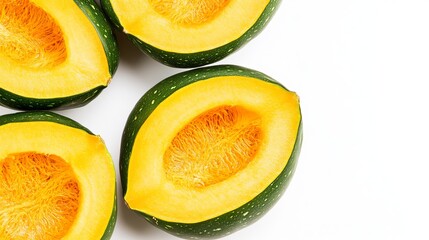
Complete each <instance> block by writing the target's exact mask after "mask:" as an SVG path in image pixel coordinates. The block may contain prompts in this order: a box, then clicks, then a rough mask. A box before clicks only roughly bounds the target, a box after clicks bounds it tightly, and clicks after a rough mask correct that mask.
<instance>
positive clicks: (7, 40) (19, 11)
mask: <svg viewBox="0 0 429 240" xmlns="http://www.w3.org/2000/svg"><path fill="white" fill-rule="evenodd" d="M0 54H1V55H4V56H5V57H7V58H10V59H11V60H12V61H14V62H16V63H17V64H20V65H22V66H23V67H28V68H40V67H54V66H57V65H59V64H61V63H62V62H64V61H65V59H66V58H67V51H66V45H65V42H64V38H63V33H62V31H61V28H60V27H59V26H58V25H57V24H56V23H55V20H54V19H53V18H52V17H51V16H50V15H49V14H47V13H46V12H45V11H44V10H43V9H41V8H39V7H37V6H36V5H34V4H33V3H31V2H30V1H29V0H0Z"/></svg>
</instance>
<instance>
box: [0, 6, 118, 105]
mask: <svg viewBox="0 0 429 240" xmlns="http://www.w3.org/2000/svg"><path fill="white" fill-rule="evenodd" d="M79 4H80V5H79ZM79 4H77V3H76V2H75V1H73V0H63V1H48V0H0V12H1V14H0V90H1V91H0V100H1V102H2V103H3V104H5V105H8V106H11V107H15V106H14V102H20V105H16V108H30V109H31V108H32V107H34V105H36V104H37V103H31V102H37V99H42V100H46V99H51V100H52V102H51V103H50V102H47V103H44V106H40V107H39V109H41V108H44V109H47V108H50V106H51V105H52V106H56V105H58V103H56V102H59V101H63V102H64V101H67V98H70V97H73V96H76V95H79V94H84V93H88V92H89V91H91V90H93V89H97V88H99V87H106V86H107V85H108V83H109V82H110V79H111V78H112V76H113V74H114V71H115V70H116V67H117V53H116V51H117V47H116V42H115V41H116V40H115V39H114V38H113V34H112V32H111V29H110V27H109V26H108V23H107V21H106V20H105V19H104V17H103V16H102V12H101V10H100V9H99V8H98V6H96V5H95V3H91V2H90V1H87V0H85V1H79ZM91 6H92V7H91ZM88 9H91V11H92V13H91V14H88V13H89V12H91V11H88ZM101 33H102V34H101ZM112 42H113V43H112ZM113 65H116V66H113ZM97 91H98V90H97ZM10 94H13V96H10ZM93 95H97V93H94V94H93ZM93 95H91V94H88V96H87V99H86V101H88V100H89V99H92V97H94V96H93ZM75 100H76V99H74V100H72V99H70V101H69V102H73V103H72V104H75V105H77V103H74V102H76V101H75ZM84 100H85V98H82V99H80V100H79V101H84ZM25 102H28V103H25ZM61 104H62V105H64V104H65V103H61ZM26 105H27V106H28V105H32V106H28V107H25V106H26ZM20 106H22V107H20Z"/></svg>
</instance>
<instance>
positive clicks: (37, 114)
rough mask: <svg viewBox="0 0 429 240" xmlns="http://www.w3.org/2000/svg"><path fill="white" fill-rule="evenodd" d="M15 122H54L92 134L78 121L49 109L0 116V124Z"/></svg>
mask: <svg viewBox="0 0 429 240" xmlns="http://www.w3.org/2000/svg"><path fill="white" fill-rule="evenodd" d="M17 122H54V123H58V124H62V125H65V126H69V127H72V128H77V129H80V130H83V131H85V132H87V133H88V134H91V135H94V134H93V133H92V132H91V131H90V130H89V129H88V128H86V127H84V126H82V125H81V124H80V123H78V122H76V121H74V120H72V119H70V118H68V117H65V116H62V115H59V114H57V113H53V112H49V111H32V112H18V113H11V114H6V115H3V116H0V126H1V125H5V124H8V123H17Z"/></svg>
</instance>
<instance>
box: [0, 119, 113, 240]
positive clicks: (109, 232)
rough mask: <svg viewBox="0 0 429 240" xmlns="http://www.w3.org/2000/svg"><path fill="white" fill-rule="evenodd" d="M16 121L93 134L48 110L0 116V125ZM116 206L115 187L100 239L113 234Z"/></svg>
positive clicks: (108, 237)
mask: <svg viewBox="0 0 429 240" xmlns="http://www.w3.org/2000/svg"><path fill="white" fill-rule="evenodd" d="M18 122H54V123H58V124H62V125H65V126H69V127H72V128H76V129H80V130H83V131H85V132H87V133H88V134H91V135H95V134H94V133H92V132H91V131H90V130H89V129H87V128H86V127H84V126H82V125H81V124H80V123H78V122H76V121H74V120H72V119H70V118H68V117H65V116H62V115H60V114H57V113H53V112H49V111H32V112H18V113H12V114H6V115H3V116H0V126H2V125H5V124H9V123H18ZM116 206H117V200H116V188H115V196H114V202H113V209H112V214H111V215H110V220H109V223H108V224H107V226H106V230H105V231H104V234H103V236H102V237H101V239H102V240H108V239H110V238H111V236H112V234H113V230H114V228H115V225H116V219H117V207H116Z"/></svg>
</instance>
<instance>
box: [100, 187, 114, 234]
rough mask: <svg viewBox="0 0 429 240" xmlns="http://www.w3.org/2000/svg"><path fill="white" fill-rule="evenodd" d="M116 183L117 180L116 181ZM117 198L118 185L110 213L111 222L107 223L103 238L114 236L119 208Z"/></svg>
mask: <svg viewBox="0 0 429 240" xmlns="http://www.w3.org/2000/svg"><path fill="white" fill-rule="evenodd" d="M115 185H116V182H115ZM116 206H117V200H116V187H115V200H114V202H113V209H112V214H111V215H110V220H109V223H108V224H107V227H106V230H105V231H104V234H103V236H102V237H101V240H109V239H110V238H111V237H112V234H113V231H114V230H115V225H116V219H117V216H118V210H117V207H116Z"/></svg>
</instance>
